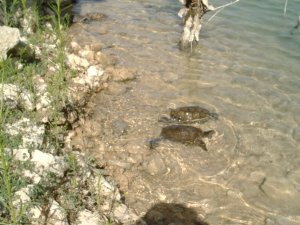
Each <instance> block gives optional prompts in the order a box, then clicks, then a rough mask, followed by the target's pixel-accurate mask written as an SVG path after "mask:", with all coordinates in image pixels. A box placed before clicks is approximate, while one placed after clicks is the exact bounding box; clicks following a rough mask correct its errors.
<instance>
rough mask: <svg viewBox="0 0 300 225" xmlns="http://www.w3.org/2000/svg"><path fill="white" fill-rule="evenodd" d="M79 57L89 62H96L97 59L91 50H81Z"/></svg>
mask: <svg viewBox="0 0 300 225" xmlns="http://www.w3.org/2000/svg"><path fill="white" fill-rule="evenodd" d="M78 55H79V56H80V57H82V58H84V59H87V60H89V61H92V60H94V58H95V52H94V51H91V50H80V51H79V52H78Z"/></svg>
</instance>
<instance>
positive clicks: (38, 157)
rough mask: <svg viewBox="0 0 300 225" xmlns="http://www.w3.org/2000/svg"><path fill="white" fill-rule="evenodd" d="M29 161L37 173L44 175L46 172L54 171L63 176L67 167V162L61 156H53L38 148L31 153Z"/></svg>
mask: <svg viewBox="0 0 300 225" xmlns="http://www.w3.org/2000/svg"><path fill="white" fill-rule="evenodd" d="M31 162H33V163H34V166H35V171H36V172H37V173H38V174H39V175H45V174H47V173H48V172H52V173H55V174H56V175H58V176H59V177H63V176H64V172H65V171H66V169H67V163H66V162H65V160H64V158H63V157H59V156H53V155H51V154H49V153H45V152H42V151H39V150H34V151H33V152H32V153H31Z"/></svg>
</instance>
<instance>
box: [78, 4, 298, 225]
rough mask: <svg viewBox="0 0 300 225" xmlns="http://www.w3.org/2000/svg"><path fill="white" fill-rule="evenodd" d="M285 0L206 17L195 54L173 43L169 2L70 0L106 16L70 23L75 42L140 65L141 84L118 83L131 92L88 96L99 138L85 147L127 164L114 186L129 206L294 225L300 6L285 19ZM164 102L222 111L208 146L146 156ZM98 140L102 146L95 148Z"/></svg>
mask: <svg viewBox="0 0 300 225" xmlns="http://www.w3.org/2000/svg"><path fill="white" fill-rule="evenodd" d="M284 3H285V1H284V0H281V1H279V0H272V1H271V0H266V1H258V0H252V1H246V0H240V2H239V3H237V4H235V5H233V6H230V7H227V8H226V9H224V10H223V11H222V12H221V13H219V14H218V15H216V16H215V17H214V18H213V20H211V21H210V22H209V23H207V20H208V18H209V17H210V16H212V14H208V15H206V16H205V18H204V26H203V29H202V31H201V36H200V43H199V45H198V46H193V53H192V54H190V53H189V52H182V51H180V50H179V49H178V46H177V43H178V40H179V39H180V34H181V29H182V22H181V20H180V19H179V18H178V17H177V12H178V10H179V9H180V4H179V2H177V1H176V0H164V1H160V0H131V1H130V0H106V1H81V2H80V3H79V4H78V5H77V8H76V10H77V12H78V13H80V14H85V13H87V12H100V13H104V14H106V15H107V16H108V17H107V19H106V20H104V21H102V22H91V23H90V24H87V25H78V26H80V28H79V30H80V34H79V33H78V34H77V36H78V38H79V39H81V40H82V42H97V40H101V41H102V42H104V43H105V44H106V45H107V46H113V47H112V48H107V49H106V50H104V51H105V52H106V53H109V54H113V55H114V56H115V57H116V58H117V59H118V61H119V64H120V65H122V66H123V67H127V68H135V69H137V70H138V71H139V72H138V73H139V79H138V80H136V81H134V82H132V83H130V84H128V83H127V84H124V85H126V86H127V88H128V90H131V91H128V92H124V93H123V94H122V95H120V96H111V95H109V94H108V95H105V94H104V95H103V94H100V95H99V96H95V97H94V100H93V101H94V103H95V104H96V106H95V115H94V116H93V118H92V119H91V121H92V122H93V123H95V124H97V123H99V126H100V127H101V129H102V130H103V132H102V134H101V135H100V136H97V137H95V135H91V136H93V137H92V138H94V139H97V140H94V142H95V143H97V144H96V145H95V146H94V147H92V148H93V149H91V151H92V152H93V153H94V154H96V155H97V154H98V156H99V160H100V159H103V160H104V159H107V158H109V157H115V158H114V159H113V160H112V159H111V158H109V159H110V161H109V160H108V161H109V162H111V164H109V162H108V164H109V166H111V167H114V165H115V167H118V166H120V165H121V162H122V163H123V164H122V165H123V166H124V165H130V166H129V167H130V168H129V169H128V168H127V167H126V166H125V167H126V169H125V172H124V171H123V172H122V174H123V176H124V177H127V178H128V180H129V181H128V183H129V185H128V187H127V188H126V187H123V189H124V190H125V191H126V196H125V197H126V201H127V203H128V204H129V205H130V206H131V207H132V208H134V209H135V210H136V211H137V213H143V212H146V210H147V209H148V208H149V207H150V206H151V205H152V204H154V203H155V202H159V201H165V202H179V203H185V204H187V205H188V206H190V207H193V208H195V209H196V210H197V212H198V213H199V215H201V216H202V217H203V218H204V219H205V221H207V222H208V223H210V224H256V225H257V224H268V225H271V224H282V225H288V224H300V144H299V143H300V63H299V62H300V30H299V29H300V28H299V29H298V30H295V31H294V33H293V35H291V30H292V28H293V27H294V26H295V25H296V23H297V18H298V16H299V14H300V3H299V2H297V1H296V0H289V1H288V7H287V13H286V16H283V9H284ZM211 4H213V5H215V6H218V5H221V4H224V1H211ZM74 29H75V30H76V28H74ZM171 105H176V106H183V105H200V106H204V107H206V108H208V109H210V110H212V111H215V112H217V113H218V114H219V115H220V119H219V120H218V121H215V122H210V123H208V124H205V125H203V126H201V127H202V128H203V129H215V130H216V131H217V135H216V137H215V138H213V140H210V141H208V149H209V151H208V152H207V153H206V152H203V151H201V150H199V148H197V147H189V146H184V145H180V144H174V143H171V142H164V143H162V144H161V146H160V147H159V148H158V149H157V150H156V151H155V152H152V153H149V150H148V149H147V146H146V145H145V140H147V138H148V139H149V138H150V137H151V136H152V137H153V136H157V135H159V132H160V127H161V126H162V124H160V123H158V122H157V118H159V117H160V115H162V114H165V113H168V107H170V106H171ZM119 118H122V119H123V120H125V121H126V122H127V123H128V125H129V130H128V132H127V134H126V135H125V136H122V137H121V138H120V137H118V136H114V135H112V134H111V133H109V130H110V129H111V123H110V122H109V121H111V120H114V119H119ZM101 124H102V125H101ZM103 124H104V125H103ZM83 129H84V128H83ZM99 129H100V128H99ZM86 135H87V136H88V134H86ZM99 143H105V145H106V147H109V148H108V149H109V150H108V151H106V153H105V151H104V152H103V151H102V150H103V149H102V150H101V151H100V150H99V148H100V147H99V146H100V145H101V144H99ZM129 159H130V160H129ZM116 160H117V161H118V162H119V163H116ZM151 160H154V161H155V162H156V163H157V162H158V161H161V162H162V165H161V167H160V168H157V167H159V166H157V165H156V164H155V163H154V166H153V167H151V165H152V164H151ZM145 162H148V163H146V164H147V165H145ZM124 163H125V164H124ZM126 163H127V164H126ZM150 164H151V165H150ZM122 165H121V167H122ZM149 165H150V166H149ZM149 168H150V169H152V170H153V171H156V172H154V174H151V172H150V174H149ZM164 168H165V170H166V171H168V172H166V171H164ZM114 170H115V171H117V169H116V168H115V169H114ZM119 177H120V176H119ZM124 177H123V178H124ZM123 178H122V177H121V178H119V181H120V182H121V183H122V179H123ZM116 179H117V178H116ZM117 180H118V179H117Z"/></svg>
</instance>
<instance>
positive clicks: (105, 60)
mask: <svg viewBox="0 0 300 225" xmlns="http://www.w3.org/2000/svg"><path fill="white" fill-rule="evenodd" d="M95 60H96V61H97V62H98V63H100V64H101V65H102V66H103V67H104V68H107V67H109V66H114V65H116V63H117V60H116V59H115V58H114V57H113V56H111V55H106V54H103V53H102V52H97V53H96V54H95Z"/></svg>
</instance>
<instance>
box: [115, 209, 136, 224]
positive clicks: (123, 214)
mask: <svg viewBox="0 0 300 225" xmlns="http://www.w3.org/2000/svg"><path fill="white" fill-rule="evenodd" d="M113 215H114V217H115V218H117V220H118V221H120V222H121V223H122V224H133V222H134V221H136V220H137V219H138V216H137V215H136V214H135V213H134V212H132V210H130V209H129V208H128V207H127V206H126V205H124V204H120V205H118V206H117V207H115V208H114V211H113Z"/></svg>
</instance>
